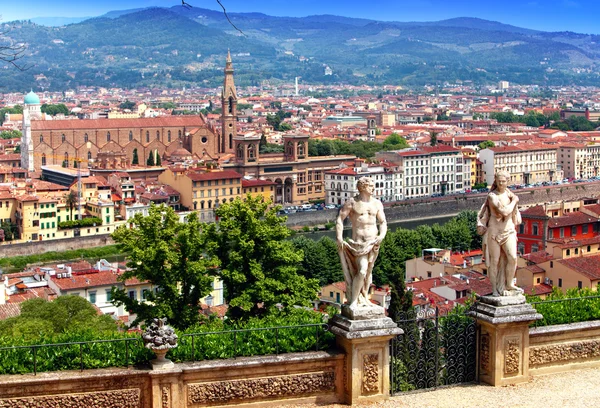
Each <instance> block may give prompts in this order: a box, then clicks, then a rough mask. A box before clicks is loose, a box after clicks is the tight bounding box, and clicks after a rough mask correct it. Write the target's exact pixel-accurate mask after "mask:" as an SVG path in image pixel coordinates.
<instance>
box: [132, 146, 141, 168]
mask: <svg viewBox="0 0 600 408" xmlns="http://www.w3.org/2000/svg"><path fill="white" fill-rule="evenodd" d="M131 164H132V165H137V164H140V159H139V157H138V151H137V147H136V148H134V149H133V159H132V160H131Z"/></svg>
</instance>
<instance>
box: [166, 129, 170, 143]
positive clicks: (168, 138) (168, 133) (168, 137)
mask: <svg viewBox="0 0 600 408" xmlns="http://www.w3.org/2000/svg"><path fill="white" fill-rule="evenodd" d="M167 142H169V143H171V131H170V130H169V131H168V132H167Z"/></svg>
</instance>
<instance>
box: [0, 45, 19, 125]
mask: <svg viewBox="0 0 600 408" xmlns="http://www.w3.org/2000/svg"><path fill="white" fill-rule="evenodd" d="M0 38H1V33H0ZM1 52H2V51H1V50H0V53H1ZM0 60H2V58H0ZM7 113H11V114H12V113H14V114H22V113H23V107H22V106H21V105H15V106H13V107H12V108H8V107H7V108H2V109H0V125H1V124H3V123H4V121H5V120H6V114H7Z"/></svg>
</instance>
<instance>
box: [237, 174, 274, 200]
mask: <svg viewBox="0 0 600 408" xmlns="http://www.w3.org/2000/svg"><path fill="white" fill-rule="evenodd" d="M242 194H243V197H244V198H245V197H246V196H247V195H248V194H250V195H251V196H253V197H254V196H257V195H259V196H262V197H263V201H270V202H272V203H274V202H275V183H274V182H272V181H269V180H246V179H243V180H242Z"/></svg>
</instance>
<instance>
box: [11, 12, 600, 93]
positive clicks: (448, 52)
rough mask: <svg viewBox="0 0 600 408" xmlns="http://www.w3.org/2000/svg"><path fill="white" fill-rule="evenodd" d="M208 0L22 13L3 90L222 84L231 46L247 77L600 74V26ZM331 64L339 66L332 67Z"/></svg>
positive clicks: (533, 78) (439, 80)
mask: <svg viewBox="0 0 600 408" xmlns="http://www.w3.org/2000/svg"><path fill="white" fill-rule="evenodd" d="M229 16H230V18H231V21H232V22H233V24H235V25H236V26H237V27H238V28H239V29H240V30H242V31H243V35H242V34H241V33H239V32H238V31H237V30H236V29H235V28H234V27H233V26H232V25H230V24H229V22H228V21H227V19H226V18H225V16H224V15H223V13H222V12H220V11H215V10H207V9H201V8H196V7H194V8H192V9H187V8H184V7H181V6H175V7H171V8H144V9H132V10H121V11H112V12H110V13H106V14H105V15H104V16H101V17H97V18H91V19H87V20H85V21H81V22H78V23H75V24H70V25H66V26H63V25H60V26H57V27H47V26H44V25H41V24H36V23H33V22H17V25H16V26H15V27H14V28H13V30H12V31H11V32H10V36H11V38H12V39H13V40H15V41H19V42H21V41H22V42H26V43H27V44H28V47H29V48H28V52H29V55H28V56H27V58H26V60H25V61H24V63H26V64H30V65H33V67H32V68H31V69H29V70H27V71H25V72H20V71H17V70H14V69H7V70H5V71H3V81H0V92H6V91H23V90H27V89H29V88H31V87H33V88H34V89H38V88H43V89H58V90H62V89H68V88H73V87H76V86H89V85H97V86H106V87H110V86H119V87H139V86H149V87H152V86H160V87H165V86H176V87H180V86H190V85H192V86H194V85H195V86H207V87H208V86H217V85H219V84H220V83H221V82H222V78H223V65H224V60H225V55H226V53H227V50H228V49H230V50H231V53H232V57H233V60H234V67H235V69H236V81H237V83H238V84H240V85H259V84H260V83H261V82H262V81H264V80H270V81H275V82H277V81H287V82H292V81H293V79H294V77H296V76H300V77H302V81H303V82H305V83H348V84H362V83H367V84H384V83H387V84H397V85H402V86H422V85H425V84H437V85H441V84H444V83H456V82H457V81H472V82H473V83H475V84H484V83H494V82H497V81H498V80H508V81H511V82H513V83H523V84H529V83H531V84H539V85H553V84H554V85H563V84H584V85H585V84H597V83H598V81H599V77H598V72H599V63H600V36H596V35H587V34H577V33H570V32H558V33H549V32H542V31H535V30H529V29H525V28H519V27H515V26H511V25H507V24H502V23H500V22H494V21H487V20H481V19H476V18H455V19H450V20H443V21H437V22H381V21H374V20H368V19H359V18H348V17H341V16H333V15H319V16H308V17H302V18H292V17H274V16H269V15H266V14H262V13H230V14H229ZM325 67H330V68H331V69H332V70H333V75H327V76H326V75H325Z"/></svg>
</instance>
